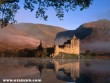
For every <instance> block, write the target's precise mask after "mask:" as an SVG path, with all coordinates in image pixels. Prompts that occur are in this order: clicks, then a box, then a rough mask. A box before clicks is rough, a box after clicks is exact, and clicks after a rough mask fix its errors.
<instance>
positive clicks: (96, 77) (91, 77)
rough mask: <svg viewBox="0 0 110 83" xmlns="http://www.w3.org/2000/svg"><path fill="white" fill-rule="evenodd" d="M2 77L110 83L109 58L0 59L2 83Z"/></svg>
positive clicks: (57, 82) (61, 82) (51, 82)
mask: <svg viewBox="0 0 110 83" xmlns="http://www.w3.org/2000/svg"><path fill="white" fill-rule="evenodd" d="M3 79H41V80H42V82H41V83H110V60H109V59H36V58H0V83H3V82H2V81H3ZM27 83H29V82H27Z"/></svg>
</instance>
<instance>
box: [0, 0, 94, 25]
mask: <svg viewBox="0 0 110 83" xmlns="http://www.w3.org/2000/svg"><path fill="white" fill-rule="evenodd" d="M92 1H93V0H24V3H23V4H24V9H25V10H27V9H29V10H30V11H31V12H32V11H33V10H36V18H39V17H42V18H43V19H44V20H47V18H48V15H47V14H46V11H47V10H48V9H49V8H53V9H54V10H55V11H56V16H57V17H58V18H59V19H60V20H62V18H63V17H64V11H65V10H66V11H67V12H68V11H70V10H72V11H74V10H75V9H76V8H77V7H78V6H79V8H80V10H83V9H86V8H88V7H89V6H90V4H91V2H92ZM19 2H20V0H0V19H1V25H2V27H3V26H6V25H7V24H8V23H15V22H16V20H15V19H14V17H15V14H16V13H17V10H18V9H20V5H19Z"/></svg>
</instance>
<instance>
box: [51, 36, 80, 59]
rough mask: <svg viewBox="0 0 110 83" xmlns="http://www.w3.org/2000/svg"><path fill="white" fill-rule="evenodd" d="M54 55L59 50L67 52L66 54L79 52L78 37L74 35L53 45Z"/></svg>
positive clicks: (56, 54)
mask: <svg viewBox="0 0 110 83" xmlns="http://www.w3.org/2000/svg"><path fill="white" fill-rule="evenodd" d="M54 49H55V50H54V56H53V57H56V56H58V55H59V53H60V52H63V53H68V54H77V55H79V54H80V39H78V38H77V37H76V36H75V35H74V36H73V37H72V38H71V39H69V40H67V41H66V42H64V44H63V45H55V47H54Z"/></svg>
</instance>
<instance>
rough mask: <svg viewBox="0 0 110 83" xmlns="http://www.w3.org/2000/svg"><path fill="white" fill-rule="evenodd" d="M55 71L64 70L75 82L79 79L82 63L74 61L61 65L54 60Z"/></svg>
mask: <svg viewBox="0 0 110 83" xmlns="http://www.w3.org/2000/svg"><path fill="white" fill-rule="evenodd" d="M53 63H54V67H55V71H59V70H63V71H64V73H65V74H70V77H71V78H72V79H73V80H74V81H75V80H76V79H77V78H78V77H79V73H80V72H79V71H80V62H79V61H74V62H73V61H72V62H68V63H59V62H58V61H56V60H53Z"/></svg>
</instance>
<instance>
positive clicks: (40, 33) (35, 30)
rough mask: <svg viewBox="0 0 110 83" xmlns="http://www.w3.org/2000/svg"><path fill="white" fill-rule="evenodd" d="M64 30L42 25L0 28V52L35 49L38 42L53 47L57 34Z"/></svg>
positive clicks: (28, 24) (25, 24)
mask: <svg viewBox="0 0 110 83" xmlns="http://www.w3.org/2000/svg"><path fill="white" fill-rule="evenodd" d="M64 30H65V29H63V28H60V27H56V26H51V25H44V24H31V23H21V24H13V25H11V24H9V25H8V26H7V27H4V28H0V50H5V49H23V48H30V49H32V48H36V46H38V45H39V42H40V40H41V41H42V42H43V44H44V45H46V46H48V45H53V44H54V39H55V36H56V34H57V32H61V31H64Z"/></svg>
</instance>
